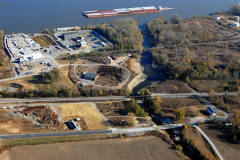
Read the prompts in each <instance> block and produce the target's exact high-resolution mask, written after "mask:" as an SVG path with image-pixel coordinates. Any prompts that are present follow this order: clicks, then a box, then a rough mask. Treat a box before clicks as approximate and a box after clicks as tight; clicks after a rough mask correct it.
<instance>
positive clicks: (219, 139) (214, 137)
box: [201, 125, 240, 160]
mask: <svg viewBox="0 0 240 160" xmlns="http://www.w3.org/2000/svg"><path fill="white" fill-rule="evenodd" d="M201 129H202V130H203V131H204V132H205V134H206V135H207V136H208V137H209V138H210V139H211V141H212V142H213V143H214V145H215V146H216V147H217V149H218V151H219V152H220V154H221V155H222V156H223V158H224V159H227V160H236V159H239V157H240V152H239V151H240V144H234V143H233V142H232V140H231V139H230V137H229V136H228V133H226V131H224V130H222V129H220V128H219V127H216V126H214V125H201Z"/></svg>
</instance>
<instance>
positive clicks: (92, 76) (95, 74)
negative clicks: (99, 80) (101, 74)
mask: <svg viewBox="0 0 240 160" xmlns="http://www.w3.org/2000/svg"><path fill="white" fill-rule="evenodd" d="M97 76H98V74H97V73H91V72H88V73H87V74H85V77H88V78H93V79H95V78H96V77H97Z"/></svg>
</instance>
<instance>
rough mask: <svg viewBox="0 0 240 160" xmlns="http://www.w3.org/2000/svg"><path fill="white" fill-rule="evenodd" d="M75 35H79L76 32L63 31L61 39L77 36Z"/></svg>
mask: <svg viewBox="0 0 240 160" xmlns="http://www.w3.org/2000/svg"><path fill="white" fill-rule="evenodd" d="M77 37H79V33H78V32H69V33H64V34H63V39H64V40H67V39H72V38H77Z"/></svg>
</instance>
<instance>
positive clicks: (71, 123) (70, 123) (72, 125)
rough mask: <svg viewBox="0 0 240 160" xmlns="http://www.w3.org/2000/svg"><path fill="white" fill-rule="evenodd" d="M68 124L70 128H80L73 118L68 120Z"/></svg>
mask: <svg viewBox="0 0 240 160" xmlns="http://www.w3.org/2000/svg"><path fill="white" fill-rule="evenodd" d="M68 125H69V127H70V128H71V129H72V130H80V126H79V125H78V124H77V123H76V122H74V121H73V120H70V121H68Z"/></svg>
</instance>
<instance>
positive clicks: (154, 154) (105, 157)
mask: <svg viewBox="0 0 240 160" xmlns="http://www.w3.org/2000/svg"><path fill="white" fill-rule="evenodd" d="M8 154H9V159H12V160H22V159H29V160H30V159H34V160H43V159H57V160H66V159H68V160H73V159H89V160H112V159H114V160H123V159H131V160H135V159H136V160H139V159H149V160H155V159H158V160H179V159H181V157H179V156H178V155H177V153H176V152H175V151H174V150H173V149H172V148H171V145H169V144H168V143H166V142H165V141H163V140H162V139H160V138H157V137H142V138H127V139H112V140H93V141H82V142H67V143H61V144H60V143H56V144H41V145H35V146H33V145H26V146H17V147H14V148H11V149H9V150H8Z"/></svg>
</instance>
